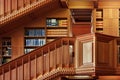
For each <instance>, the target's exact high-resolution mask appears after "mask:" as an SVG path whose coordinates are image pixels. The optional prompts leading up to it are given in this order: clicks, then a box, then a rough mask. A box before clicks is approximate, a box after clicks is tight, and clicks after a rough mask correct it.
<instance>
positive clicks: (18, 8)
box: [0, 0, 52, 24]
mask: <svg viewBox="0 0 120 80" xmlns="http://www.w3.org/2000/svg"><path fill="white" fill-rule="evenodd" d="M51 1H52V0H0V22H1V24H3V23H5V22H6V21H9V20H11V19H14V18H16V17H17V16H20V15H23V14H25V13H27V12H29V11H32V10H34V9H36V8H38V7H40V6H42V5H44V4H47V3H49V2H51Z"/></svg>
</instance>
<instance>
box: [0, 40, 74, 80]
mask: <svg viewBox="0 0 120 80" xmlns="http://www.w3.org/2000/svg"><path fill="white" fill-rule="evenodd" d="M74 42H75V38H60V39H57V40H55V41H53V42H51V43H48V44H46V45H44V46H42V47H39V48H37V49H36V50H34V51H32V52H30V53H28V54H25V55H23V56H21V57H18V58H16V59H15V60H12V61H10V62H8V63H6V64H3V65H2V66H0V80H8V79H9V80H14V79H15V78H16V80H31V79H36V78H37V77H38V76H39V77H40V75H45V74H46V73H50V72H51V71H53V70H55V69H56V70H57V69H58V68H66V67H67V68H72V67H74V58H73V57H74V56H73V52H74V50H73V51H72V52H71V51H69V50H72V49H74V48H72V47H74ZM71 46H72V47H71ZM70 48H71V49H70ZM52 74H53V73H52ZM6 76H7V77H6Z"/></svg>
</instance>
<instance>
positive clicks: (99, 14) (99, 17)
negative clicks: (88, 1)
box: [96, 9, 103, 33]
mask: <svg viewBox="0 0 120 80" xmlns="http://www.w3.org/2000/svg"><path fill="white" fill-rule="evenodd" d="M96 32H98V33H103V9H96Z"/></svg>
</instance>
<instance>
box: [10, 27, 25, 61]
mask: <svg viewBox="0 0 120 80" xmlns="http://www.w3.org/2000/svg"><path fill="white" fill-rule="evenodd" d="M11 37H12V59H14V58H16V57H18V56H20V55H23V54H24V29H23V28H18V29H16V30H14V32H13V33H12V34H11Z"/></svg>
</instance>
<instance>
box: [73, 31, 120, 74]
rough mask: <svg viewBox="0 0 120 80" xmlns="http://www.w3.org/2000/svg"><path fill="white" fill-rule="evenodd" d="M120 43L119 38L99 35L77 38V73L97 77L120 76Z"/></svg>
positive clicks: (86, 35)
mask: <svg viewBox="0 0 120 80" xmlns="http://www.w3.org/2000/svg"><path fill="white" fill-rule="evenodd" d="M119 43H120V38H119V37H115V36H110V35H104V34H99V33H96V34H85V35H80V36H77V39H76V48H75V49H76V55H75V66H76V68H77V72H78V73H80V74H81V73H82V74H83V73H85V74H86V73H87V74H89V73H90V74H91V75H92V74H93V75H94V74H95V75H96V76H98V75H99V76H101V75H116V74H120V73H119V71H120V65H119V64H120V58H119V54H120V52H119V49H120V48H119Z"/></svg>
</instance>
